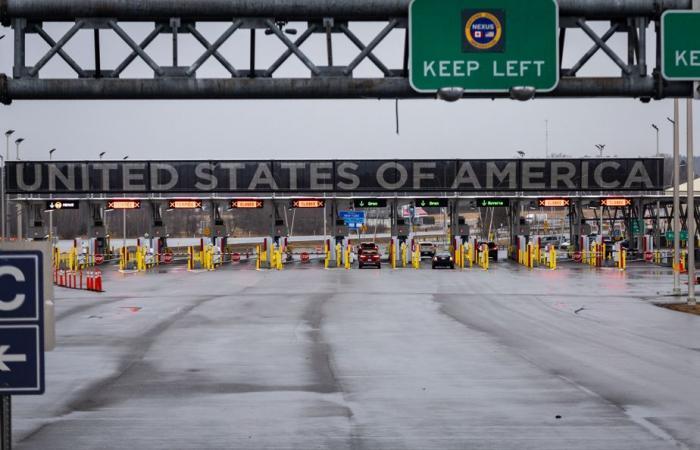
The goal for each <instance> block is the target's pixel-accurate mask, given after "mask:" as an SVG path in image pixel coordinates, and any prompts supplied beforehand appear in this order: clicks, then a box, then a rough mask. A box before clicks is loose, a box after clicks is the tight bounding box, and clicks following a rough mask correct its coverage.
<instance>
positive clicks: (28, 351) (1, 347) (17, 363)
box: [0, 325, 44, 394]
mask: <svg viewBox="0 0 700 450" xmlns="http://www.w3.org/2000/svg"><path fill="white" fill-rule="evenodd" d="M42 343H43V337H42V336H41V328H40V327H39V326H38V325H0V393H3V394H43V393H44V358H43V353H44V352H43V351H42V350H43V349H42V347H43V345H42Z"/></svg>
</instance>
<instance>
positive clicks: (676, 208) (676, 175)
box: [673, 98, 681, 296]
mask: <svg viewBox="0 0 700 450" xmlns="http://www.w3.org/2000/svg"><path fill="white" fill-rule="evenodd" d="M679 109H680V106H679V100H678V99H677V98H676V99H674V101H673V264H674V266H675V267H676V270H675V271H674V272H673V295H675V296H680V295H681V274H680V272H679V270H678V267H679V264H680V254H681V239H680V232H681V230H680V229H681V214H680V209H681V200H680V182H681V180H680V178H681V157H680V126H679V123H678V120H679V119H680V117H679V115H680V111H679Z"/></svg>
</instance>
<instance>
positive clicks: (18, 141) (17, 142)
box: [15, 138, 24, 161]
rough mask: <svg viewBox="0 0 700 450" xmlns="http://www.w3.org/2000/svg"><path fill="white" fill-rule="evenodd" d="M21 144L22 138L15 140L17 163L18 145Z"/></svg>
mask: <svg viewBox="0 0 700 450" xmlns="http://www.w3.org/2000/svg"><path fill="white" fill-rule="evenodd" d="M22 142H24V138H19V139H15V144H16V145H17V151H16V153H17V154H16V156H17V158H16V159H17V161H19V144H21V143H22Z"/></svg>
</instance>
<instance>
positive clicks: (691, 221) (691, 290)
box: [686, 98, 696, 305]
mask: <svg viewBox="0 0 700 450" xmlns="http://www.w3.org/2000/svg"><path fill="white" fill-rule="evenodd" d="M686 107H687V111H688V112H687V116H688V117H687V124H686V126H687V129H688V207H687V211H688V304H689V305H695V304H696V301H695V167H694V164H693V163H694V161H693V99H692V98H689V99H687V101H686Z"/></svg>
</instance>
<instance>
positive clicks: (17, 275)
mask: <svg viewBox="0 0 700 450" xmlns="http://www.w3.org/2000/svg"><path fill="white" fill-rule="evenodd" d="M4 275H9V276H11V277H12V278H14V279H15V281H17V282H19V283H24V282H25V281H26V279H25V278H24V273H22V271H21V270H19V269H18V268H17V267H14V266H0V277H1V276H4ZM25 298H26V296H25V295H24V294H17V295H15V298H13V299H12V300H10V301H9V302H5V301H2V300H0V311H14V310H15V309H17V308H19V307H20V306H22V303H24V299H25Z"/></svg>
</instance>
